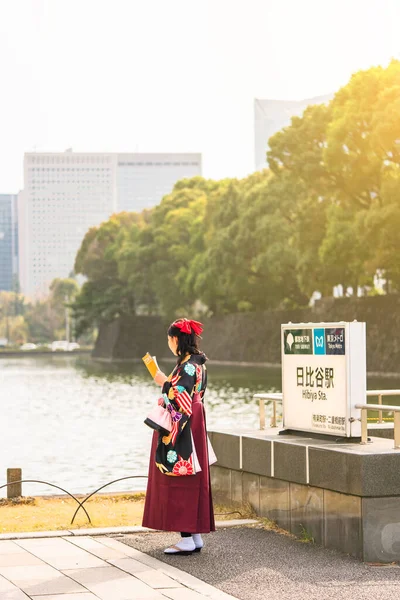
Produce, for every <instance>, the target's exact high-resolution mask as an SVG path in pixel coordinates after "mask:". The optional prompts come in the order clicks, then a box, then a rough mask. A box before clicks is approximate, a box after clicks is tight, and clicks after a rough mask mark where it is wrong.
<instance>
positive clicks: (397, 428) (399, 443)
mask: <svg viewBox="0 0 400 600" xmlns="http://www.w3.org/2000/svg"><path fill="white" fill-rule="evenodd" d="M393 420H394V447H395V448H400V412H395V413H393Z"/></svg>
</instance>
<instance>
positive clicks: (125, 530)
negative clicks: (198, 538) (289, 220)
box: [0, 519, 258, 541]
mask: <svg viewBox="0 0 400 600" xmlns="http://www.w3.org/2000/svg"><path fill="white" fill-rule="evenodd" d="M256 523H258V521H257V520H256V519H231V520H229V521H216V522H215V525H216V527H217V528H219V529H222V528H224V527H239V526H245V525H254V524H256ZM148 532H152V533H156V532H157V530H156V529H148V528H147V527H140V526H137V527H93V528H91V529H64V530H62V529H60V530H59V531H31V532H20V533H2V534H0V541H2V540H27V539H35V538H56V537H72V536H74V537H78V536H87V535H89V536H91V537H95V536H99V535H103V536H104V535H129V534H132V533H148Z"/></svg>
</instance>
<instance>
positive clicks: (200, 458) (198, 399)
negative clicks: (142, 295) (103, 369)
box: [143, 319, 215, 555]
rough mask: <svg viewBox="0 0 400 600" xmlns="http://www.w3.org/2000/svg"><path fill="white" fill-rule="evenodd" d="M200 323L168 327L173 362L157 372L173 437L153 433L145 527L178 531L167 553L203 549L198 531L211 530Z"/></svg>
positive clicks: (184, 321)
mask: <svg viewBox="0 0 400 600" xmlns="http://www.w3.org/2000/svg"><path fill="white" fill-rule="evenodd" d="M202 330H203V329H202V325H201V323H198V322H197V321H190V320H188V319H179V320H177V321H174V322H173V323H172V324H171V325H170V327H169V329H168V346H169V348H170V350H171V352H172V353H173V354H174V355H175V356H177V364H176V367H175V368H174V370H173V371H172V373H171V375H170V376H169V377H167V376H166V375H164V373H162V372H161V371H158V372H157V373H156V375H155V377H154V381H155V382H156V383H158V384H159V385H161V386H162V394H163V396H162V399H160V401H159V403H160V404H161V403H162V405H163V406H164V407H168V410H169V411H170V413H171V417H172V423H173V425H172V431H171V433H167V434H166V432H165V431H164V433H158V432H154V435H153V443H152V448H151V455H150V466H149V478H148V483H147V492H146V502H145V508H144V515H143V526H144V527H149V528H151V529H158V530H162V531H178V532H181V539H180V540H179V541H178V542H177V543H176V544H175V545H173V546H171V547H169V548H167V549H166V550H164V552H165V553H166V554H175V555H179V554H184V555H187V554H192V552H200V550H201V549H202V547H203V545H204V544H203V540H202V537H201V534H202V533H209V532H210V531H215V524H214V511H213V504H212V498H211V486H210V469H209V458H208V444H207V432H206V423H205V412H204V404H203V402H204V393H205V390H206V387H207V372H206V367H205V364H204V363H205V362H206V360H207V359H206V356H205V354H203V352H201V351H200V350H199V348H198V339H199V337H200V335H201V333H202Z"/></svg>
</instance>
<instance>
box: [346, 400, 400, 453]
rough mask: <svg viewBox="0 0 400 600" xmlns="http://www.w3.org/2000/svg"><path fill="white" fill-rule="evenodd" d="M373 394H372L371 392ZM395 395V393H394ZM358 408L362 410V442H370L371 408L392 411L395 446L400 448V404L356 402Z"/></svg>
mask: <svg viewBox="0 0 400 600" xmlns="http://www.w3.org/2000/svg"><path fill="white" fill-rule="evenodd" d="M371 395H372V394H371ZM388 395H389V394H388ZM392 395H393V396H394V395H395V394H392ZM356 408H359V409H360V410H361V443H362V444H367V443H368V418H367V414H368V411H369V410H378V411H381V412H392V413H393V417H394V419H393V420H394V447H395V448H397V449H398V448H400V406H390V405H388V404H356Z"/></svg>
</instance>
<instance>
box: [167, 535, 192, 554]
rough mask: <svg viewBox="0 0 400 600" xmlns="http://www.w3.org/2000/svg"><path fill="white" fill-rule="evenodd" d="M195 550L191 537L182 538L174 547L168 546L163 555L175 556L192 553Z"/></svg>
mask: <svg viewBox="0 0 400 600" xmlns="http://www.w3.org/2000/svg"><path fill="white" fill-rule="evenodd" d="M195 549H196V546H195V543H194V541H193V538H192V537H184V538H181V539H180V540H179V542H178V543H177V544H175V545H174V546H170V547H169V548H166V549H165V550H164V554H176V553H177V552H193V551H194V550H195Z"/></svg>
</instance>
